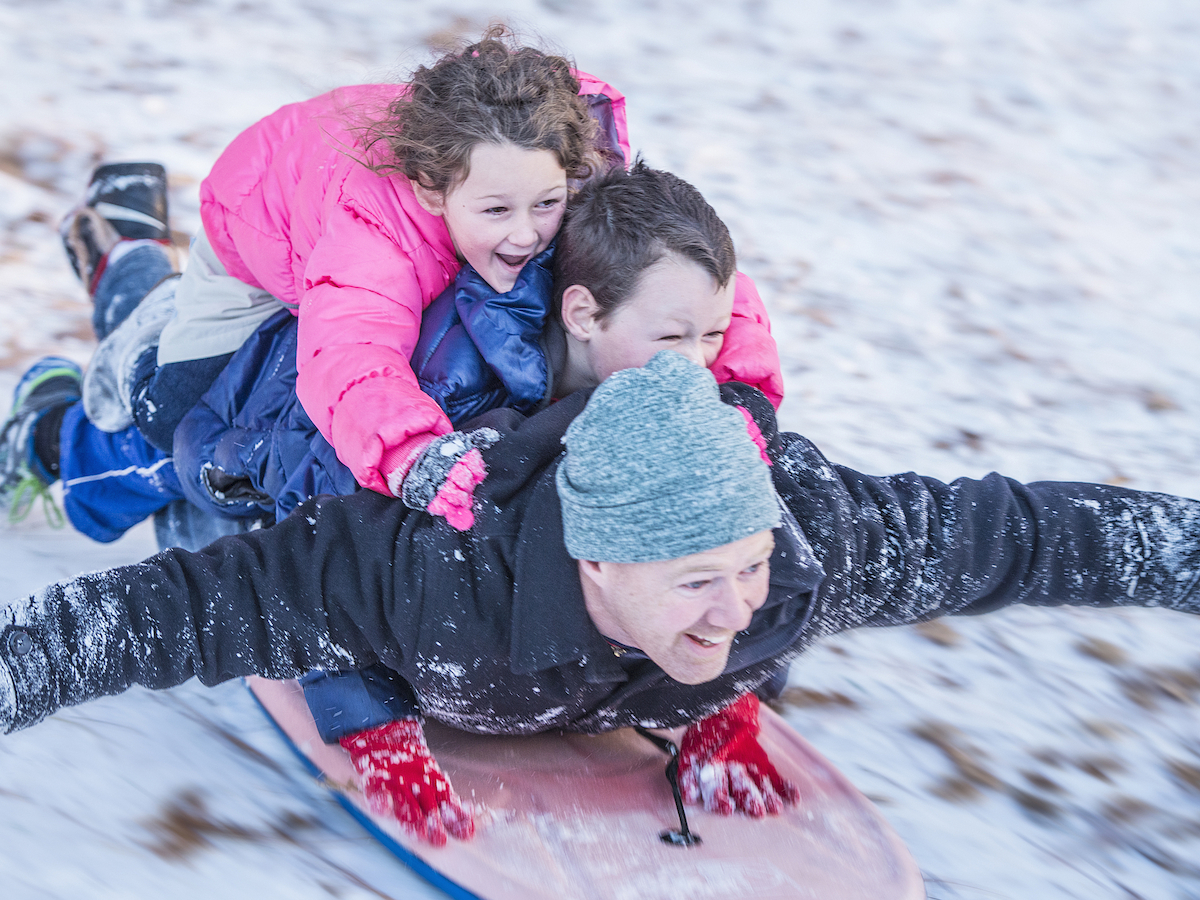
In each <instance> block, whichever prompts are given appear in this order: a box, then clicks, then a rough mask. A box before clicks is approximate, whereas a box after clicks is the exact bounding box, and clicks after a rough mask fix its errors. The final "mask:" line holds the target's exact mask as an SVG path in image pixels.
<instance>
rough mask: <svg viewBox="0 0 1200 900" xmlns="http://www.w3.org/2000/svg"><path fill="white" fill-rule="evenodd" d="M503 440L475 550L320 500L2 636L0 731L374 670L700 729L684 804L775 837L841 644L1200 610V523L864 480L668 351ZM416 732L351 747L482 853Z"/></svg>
mask: <svg viewBox="0 0 1200 900" xmlns="http://www.w3.org/2000/svg"><path fill="white" fill-rule="evenodd" d="M722 398H723V399H724V400H725V401H726V402H725V403H722ZM585 403H586V407H585ZM731 403H736V404H740V405H741V406H742V409H738V408H737V407H736V406H733V405H729V404H731ZM746 410H748V411H749V412H746ZM751 414H752V415H751ZM505 415H506V416H507V418H506V419H505V418H503V417H497V419H495V420H494V421H493V423H492V424H493V425H496V426H497V427H498V428H500V429H501V430H506V431H507V432H508V433H506V434H505V436H504V438H503V440H501V441H499V443H498V444H496V445H495V447H493V448H492V449H490V450H488V451H486V452H485V456H486V458H487V464H488V468H489V470H490V472H491V474H490V475H489V478H488V480H487V482H485V486H486V490H484V491H483V492H482V494H481V495H480V496H479V497H478V503H477V506H476V525H475V527H474V528H473V529H472V531H471V532H467V533H460V532H456V531H454V530H453V529H450V528H448V527H446V526H445V525H444V524H441V523H440V522H439V521H437V520H434V519H433V518H432V517H430V516H428V515H427V514H424V513H420V512H414V511H412V510H410V509H408V508H407V507H405V506H404V505H403V504H400V503H396V502H395V501H392V500H389V499H387V498H384V497H382V496H378V495H374V494H372V493H370V492H362V493H360V494H357V495H354V496H350V497H342V498H336V499H318V500H316V501H311V502H310V503H308V504H305V505H304V506H302V507H301V508H300V509H299V510H298V511H297V514H296V515H293V516H291V517H289V518H288V519H287V520H286V521H284V522H282V523H280V524H279V525H277V526H275V527H273V528H271V529H267V530H266V531H263V532H255V533H251V534H248V535H241V536H238V537H234V538H228V539H225V540H223V541H221V542H218V543H217V544H215V545H213V546H212V547H211V548H209V549H207V550H205V551H202V552H200V553H197V554H188V553H184V552H182V551H169V552H167V553H164V554H160V555H159V556H156V557H154V558H152V559H151V560H148V561H147V562H144V563H141V564H138V565H135V566H129V567H125V568H121V569H114V570H110V571H108V572H103V573H99V574H95V575H86V576H81V577H79V578H76V579H73V580H71V581H68V582H64V583H62V584H58V585H53V586H51V587H49V588H47V589H46V590H44V591H42V592H40V593H39V594H37V595H35V596H33V597H31V598H28V599H25V600H21V601H17V602H15V603H13V604H11V605H10V606H8V607H7V608H5V609H3V610H0V628H2V633H0V727H3V728H4V729H5V730H12V729H14V728H22V727H26V726H28V725H32V724H34V723H35V722H37V721H39V720H40V719H41V718H43V717H44V716H45V715H47V714H49V713H50V712H53V711H54V710H55V709H57V708H58V707H60V706H65V705H70V704H74V703H80V702H83V701H85V700H88V699H92V698H95V697H98V696H102V695H106V694H115V693H119V692H121V691H123V690H125V689H126V688H127V687H129V686H130V685H132V684H141V685H145V686H147V687H151V688H163V687H169V686H172V685H175V684H179V683H181V682H183V681H185V680H187V679H188V678H190V677H192V676H196V677H198V678H200V679H201V681H203V682H204V683H206V684H212V683H216V682H220V681H223V680H226V679H229V678H232V677H235V676H238V675H247V674H259V675H263V676H266V677H270V678H289V677H295V676H297V675H299V674H300V673H303V672H305V671H308V670H310V669H313V668H327V669H345V668H352V667H358V668H363V667H366V668H369V669H371V670H372V671H375V672H377V673H379V672H384V673H389V672H390V673H395V674H384V675H381V676H380V677H383V678H392V679H403V681H399V680H396V681H395V683H394V684H393V685H392V687H393V688H394V689H398V690H399V691H404V690H405V688H406V686H407V685H411V688H412V692H413V694H415V697H414V700H415V703H416V705H418V706H419V710H420V712H421V713H423V714H424V715H426V716H429V717H432V718H435V719H438V720H440V721H443V722H446V723H447V724H450V725H452V726H455V727H458V728H461V729H464V730H469V731H479V732H489V733H531V732H537V731H545V730H569V731H582V732H599V731H606V730H610V729H614V728H619V727H623V726H628V725H644V726H648V727H678V726H683V725H688V726H690V727H689V728H688V729H687V731H686V732H685V735H684V738H683V742H682V748H681V766H680V781H681V784H682V786H683V788H684V791H685V795H686V796H687V797H688V799H690V800H691V801H692V802H698V801H701V800H702V801H703V802H704V803H705V805H706V806H707V807H708V808H710V809H717V810H724V811H732V810H733V809H735V808H737V809H741V810H744V811H746V812H749V813H751V814H759V815H761V814H763V813H764V812H769V811H773V810H777V809H778V808H780V806H781V805H782V804H783V803H784V802H787V801H789V800H793V799H795V790H794V788H792V787H791V786H789V785H788V784H786V782H784V781H783V780H782V779H780V778H779V776H778V774H777V773H776V772H775V770H774V768H773V767H772V766H771V764H770V762H769V761H768V760H767V759H766V756H765V754H764V753H763V751H762V749H761V748H760V746H759V744H758V741H757V737H756V735H757V731H758V722H757V701H756V700H755V699H754V697H753V694H752V693H750V692H752V691H753V690H754V689H755V688H756V687H757V686H759V685H760V684H762V683H763V682H765V681H766V680H767V679H768V678H770V677H771V676H772V675H773V674H774V673H776V672H777V671H778V670H779V669H780V667H782V666H784V665H786V663H787V661H788V660H789V659H790V658H791V657H793V656H795V655H796V654H798V653H799V652H801V651H802V650H803V649H804V648H805V647H806V646H807V645H809V644H810V643H811V642H812V641H814V640H816V639H817V638H819V637H821V636H823V635H827V634H832V633H835V632H838V631H843V630H846V629H849V628H854V627H859V626H867V625H897V624H903V623H907V622H915V621H920V620H923V619H929V618H933V617H935V616H939V615H946V614H951V613H979V612H987V611H990V610H993V609H996V608H999V607H1001V606H1004V605H1008V604H1012V603H1030V604H1037V605H1059V604H1074V605H1091V606H1104V605H1118V604H1125V605H1142V606H1163V607H1168V608H1173V609H1178V610H1183V611H1188V612H1195V611H1197V609H1200V598H1198V597H1197V593H1198V592H1197V583H1198V581H1200V502H1198V501H1194V500H1186V499H1181V498H1176V497H1170V496H1166V495H1161V494H1148V493H1140V492H1136V491H1130V490H1124V489H1121V488H1116V487H1111V486H1106V485H1085V484H1065V483H1040V484H1033V485H1020V484H1017V483H1015V482H1011V481H1009V480H1007V479H1004V478H1001V477H1000V476H997V475H991V476H988V477H987V478H985V479H983V480H981V481H971V480H961V481H957V482H954V483H953V484H950V485H946V484H943V483H940V482H937V481H934V480H932V479H925V478H920V477H918V476H916V475H912V474H907V475H898V476H892V477H887V478H876V477H870V476H865V475H861V474H859V473H856V472H853V471H850V470H848V469H844V468H840V467H835V466H833V465H831V464H830V463H829V462H828V461H827V460H825V458H824V457H823V456H822V455H821V454H820V453H819V452H818V451H817V450H816V448H815V447H813V446H812V444H810V443H809V442H808V441H806V440H805V439H804V438H802V437H800V436H798V435H795V434H780V433H777V431H776V428H775V423H774V415H773V410H772V409H771V406H770V404H769V403H767V402H766V401H765V400H764V399H763V398H762V396H761V395H759V394H757V392H755V391H753V390H752V389H748V388H744V387H741V386H736V385H727V386H725V387H723V388H721V389H720V391H718V388H717V386H716V384H715V382H714V381H713V378H712V376H711V374H710V373H709V372H708V371H707V370H704V369H702V368H700V367H699V366H696V365H694V364H693V363H690V362H688V361H687V360H685V359H684V358H683V357H681V356H679V355H677V354H674V353H670V352H665V353H660V354H659V355H658V356H656V357H655V358H654V360H652V361H651V363H650V364H649V365H647V366H646V367H645V368H643V369H629V370H625V371H624V372H621V373H618V374H617V375H615V376H613V377H612V378H610V379H609V380H608V381H607V382H605V383H604V384H603V385H602V386H601V387H599V388H598V389H596V391H595V392H594V393H593V394H592V395H591V397H590V399H588V398H587V397H586V396H584V395H583V394H582V393H581V394H576V395H572V396H571V397H569V398H567V399H566V400H563V401H560V402H559V403H558V404H555V405H554V406H552V407H551V408H550V409H548V410H546V411H545V412H542V413H540V414H538V415H536V416H534V417H533V418H531V419H529V420H527V421H524V422H519V421H518V420H519V417H518V416H516V414H512V413H508V414H505ZM572 420H574V421H572ZM568 425H569V426H570V427H569V428H568ZM514 426H515V427H514ZM760 430H761V432H760ZM564 432H565V436H564ZM560 441H561V443H560ZM562 443H565V445H566V451H565V453H564V452H563V450H562ZM767 463H770V468H768V464H767ZM381 666H382V667H386V668H382V667H381ZM404 712H405V711H404V710H399V711H398V714H399V717H400V720H399V721H397V722H395V723H393V724H391V725H388V726H384V727H382V728H375V729H371V730H370V731H368V732H365V733H363V734H361V735H353V736H349V737H346V738H344V739H343V740H342V743H343V746H345V747H347V749H349V750H350V752H351V755H352V757H353V758H354V761H355V765H356V768H358V770H359V772H360V774H361V775H362V777H363V781H364V786H365V788H366V790H367V793H368V796H372V797H373V798H374V802H375V804H376V805H377V806H378V807H379V808H381V809H385V810H388V811H391V812H392V813H393V814H395V815H396V816H397V818H399V819H401V820H402V821H404V822H406V823H407V824H408V825H409V826H410V827H412V828H413V830H415V831H416V832H417V833H419V834H422V835H424V836H425V837H427V838H430V839H432V840H435V841H440V840H444V839H445V833H446V831H447V830H448V831H449V832H450V833H451V834H453V835H455V836H457V837H461V838H465V837H469V836H470V834H471V833H472V831H473V824H472V822H471V818H470V816H469V815H468V814H467V813H466V812H464V810H463V809H462V807H461V806H460V805H459V803H458V801H457V798H456V797H455V795H454V793H453V791H452V789H451V788H450V786H449V784H448V782H447V781H446V779H445V777H444V776H443V775H442V774H441V772H440V770H439V769H438V767H437V764H436V762H435V761H434V760H433V759H432V758H431V757H430V755H429V752H428V749H427V748H426V746H425V742H424V739H423V736H422V732H421V725H420V720H419V718H417V717H416V716H415V715H411V716H405V715H404ZM412 712H413V713H415V712H416V709H415V708H414V709H413V710H412Z"/></svg>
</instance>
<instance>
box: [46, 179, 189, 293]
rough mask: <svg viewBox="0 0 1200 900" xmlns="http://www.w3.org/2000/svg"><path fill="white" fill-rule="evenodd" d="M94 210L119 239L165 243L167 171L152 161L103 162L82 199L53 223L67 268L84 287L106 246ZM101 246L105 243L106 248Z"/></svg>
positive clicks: (89, 283) (90, 283) (90, 284)
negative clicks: (92, 214)
mask: <svg viewBox="0 0 1200 900" xmlns="http://www.w3.org/2000/svg"><path fill="white" fill-rule="evenodd" d="M89 209H91V210H95V212H96V213H98V214H99V215H100V217H101V218H103V219H104V220H106V221H107V223H108V224H109V225H111V226H112V229H113V230H114V231H115V232H116V234H117V235H118V236H119V237H120V238H125V239H128V240H147V239H148V240H152V241H161V242H163V243H164V244H166V243H170V240H171V230H170V228H169V227H168V226H167V171H166V169H164V168H163V167H162V166H160V165H159V164H158V163H147V162H137V163H109V164H107V165H103V166H100V167H99V168H97V169H96V171H95V172H94V173H92V181H91V183H90V184H89V185H88V190H87V195H86V196H85V197H84V200H83V203H81V204H80V205H79V206H78V207H76V208H75V209H74V210H72V211H71V212H70V213H68V214H67V216H66V218H65V219H63V222H62V225H61V226H60V227H59V233H60V234H61V235H62V239H63V246H64V247H65V248H66V251H67V257H68V258H69V259H70V260H71V268H73V269H74V270H75V274H76V275H78V276H79V280H80V281H82V282H83V283H84V284H85V285H86V286H87V287H88V288H89V289H90V288H92V287H94V285H93V281H94V279H95V276H96V275H97V274H98V272H99V270H100V269H101V265H100V263H101V261H102V260H103V259H104V257H105V256H106V255H107V253H108V250H109V249H111V244H110V242H109V241H107V240H104V239H103V238H102V237H101V235H100V234H98V233H97V232H98V231H99V230H100V229H97V228H96V227H94V219H92V221H90V222H89V221H77V220H78V219H79V218H80V217H81V215H82V216H83V218H84V219H90V218H92V217H90V216H88V215H86V211H87V210H89ZM106 245H107V246H106Z"/></svg>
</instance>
